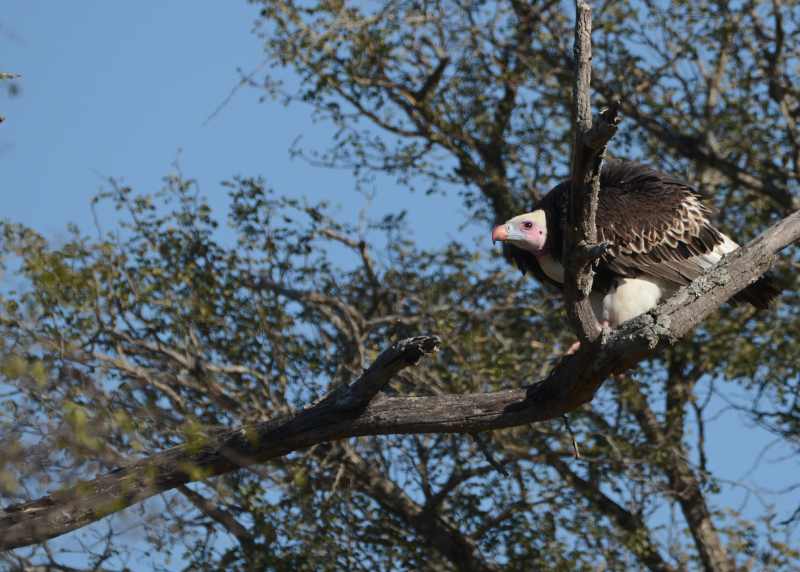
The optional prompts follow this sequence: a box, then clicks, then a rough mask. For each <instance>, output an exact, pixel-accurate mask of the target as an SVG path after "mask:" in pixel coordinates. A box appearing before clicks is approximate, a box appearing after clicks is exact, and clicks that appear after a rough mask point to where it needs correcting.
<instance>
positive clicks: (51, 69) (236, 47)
mask: <svg viewBox="0 0 800 572" xmlns="http://www.w3.org/2000/svg"><path fill="white" fill-rule="evenodd" d="M3 8H4V9H3V11H2V14H0V71H11V72H18V73H21V74H22V75H23V78H22V80H21V81H20V86H21V94H20V96H19V97H16V98H13V99H9V98H7V97H5V96H4V95H3V96H0V114H2V115H4V116H6V122H5V123H4V124H2V125H0V173H2V175H1V176H0V199H2V201H1V202H0V218H6V219H10V220H12V221H17V222H21V223H24V224H27V225H29V226H31V227H33V228H35V229H36V230H38V231H40V232H41V233H43V234H44V235H45V237H47V238H49V239H52V240H55V241H57V240H58V239H59V237H60V236H64V234H65V228H66V225H67V223H70V222H72V223H76V224H78V225H79V226H80V227H81V228H82V229H84V231H85V232H87V233H88V232H93V225H94V222H93V218H92V212H91V210H90V199H91V197H92V196H93V195H94V194H96V193H97V191H98V190H99V189H100V188H101V186H102V185H103V181H104V179H106V178H108V177H117V178H120V179H123V180H124V181H125V182H126V183H127V184H129V185H131V186H133V187H134V188H135V189H137V190H139V191H142V192H152V191H155V190H157V189H158V187H159V185H160V181H161V178H162V177H163V176H164V175H166V174H167V173H169V172H170V171H171V170H172V167H171V165H172V164H173V163H174V161H175V160H176V158H179V161H180V165H181V168H182V170H183V172H184V173H185V174H186V175H187V176H189V177H192V178H195V179H197V181H198V183H199V185H200V190H201V192H202V193H203V194H205V195H207V196H208V197H209V198H210V200H211V204H212V206H213V207H214V208H215V209H217V210H221V209H224V208H225V205H226V204H227V201H226V200H225V191H224V189H223V188H222V187H221V186H220V182H222V181H224V180H226V179H230V178H231V177H233V176H234V175H246V176H250V175H253V176H255V175H263V176H264V177H265V178H266V180H267V181H268V183H269V184H270V186H272V187H273V188H274V189H276V190H277V191H279V192H281V193H286V194H291V195H295V196H307V197H309V198H310V199H313V200H319V199H323V198H325V199H328V200H331V201H332V202H334V203H335V204H338V205H340V207H339V208H340V212H341V214H342V216H343V218H347V219H349V220H355V218H356V216H357V212H358V211H359V210H361V209H364V208H367V209H368V213H369V214H370V215H371V216H374V217H377V216H379V215H382V214H384V213H387V212H397V211H399V210H402V209H408V210H409V215H410V222H411V225H412V228H413V229H414V236H415V238H416V239H417V241H418V243H420V244H421V245H423V246H436V245H440V244H442V243H444V242H445V241H446V240H452V239H463V237H464V236H468V237H469V240H470V241H473V240H475V237H476V236H479V235H480V231H481V230H482V229H481V228H480V227H479V226H477V225H472V226H470V227H469V228H468V229H467V231H460V230H459V226H460V225H461V224H462V223H464V222H465V220H466V215H465V212H464V210H463V208H462V207H461V205H460V202H459V199H458V197H457V196H452V197H426V196H424V195H422V194H413V193H409V192H408V191H407V190H405V189H402V188H400V187H398V186H397V185H396V184H394V182H393V181H391V180H388V179H387V180H384V179H379V180H378V183H377V186H376V188H375V189H374V191H375V198H374V200H373V201H372V202H371V203H369V204H368V202H367V200H366V199H365V197H364V196H363V195H361V194H359V193H357V192H355V190H354V189H355V183H354V180H353V177H352V175H351V173H349V172H347V171H344V170H328V169H322V168H318V167H312V166H310V165H308V164H306V163H305V162H303V161H301V160H291V159H290V157H289V151H288V150H289V147H290V146H291V144H292V142H293V141H294V140H295V139H296V138H297V137H299V136H302V138H303V141H304V143H305V145H306V146H308V147H311V148H315V147H316V148H325V147H326V146H328V145H329V144H330V141H331V136H332V133H333V130H332V128H331V126H330V125H326V124H319V123H317V124H315V123H314V122H313V121H312V120H311V117H310V110H309V109H308V108H306V107H303V106H301V105H295V106H290V107H288V108H287V107H285V106H283V105H282V104H280V103H277V102H274V101H265V102H260V101H259V100H260V98H261V95H262V94H261V93H259V92H257V91H256V90H253V89H249V88H245V89H242V90H239V91H238V92H237V93H236V94H235V96H234V97H233V99H232V101H230V102H229V103H228V104H227V105H226V106H225V107H224V108H223V109H222V111H221V112H220V113H219V114H218V115H216V116H215V117H214V118H213V119H212V120H211V121H209V122H208V123H206V124H204V123H205V121H206V119H207V118H208V117H209V116H210V115H211V114H212V113H213V112H214V111H215V109H216V108H217V107H218V105H219V104H220V103H221V102H223V101H224V100H225V99H226V97H227V96H228V94H229V93H230V92H231V90H232V89H233V88H234V87H235V86H236V85H237V83H238V80H239V77H240V75H239V73H238V72H237V68H241V69H242V70H243V71H245V72H249V71H252V70H254V69H255V68H256V67H257V66H258V65H259V64H260V63H261V61H262V59H263V57H262V51H261V48H260V42H259V40H258V38H257V37H256V36H255V35H253V34H252V33H251V29H252V23H253V20H254V18H255V15H256V10H255V8H254V7H252V6H250V5H248V4H247V3H246V2H245V1H244V0H236V1H230V0H229V1H226V2H220V1H217V2H188V1H185V0H184V1H178V0H159V1H158V2H108V1H101V0H94V1H89V0H83V1H80V2H52V1H48V2H45V1H43V0H12V1H11V2H5V3H4V6H3ZM287 80H288V81H296V80H295V79H294V78H292V77H291V76H287ZM623 127H624V126H623ZM218 218H224V217H223V216H222V215H221V214H219V215H218ZM102 222H103V224H104V226H106V228H107V229H108V226H111V227H113V224H114V221H113V216H111V215H108V214H104V215H103V220H102ZM487 231H488V229H487ZM480 236H482V235H480ZM485 238H486V240H485V244H484V246H485V248H486V249H487V250H489V249H491V248H492V245H491V243H490V242H489V237H488V232H486V237H485ZM719 407H720V408H723V407H724V404H723V403H720V404H719ZM707 432H708V447H709V450H710V451H711V456H710V464H711V469H712V471H713V472H714V473H716V474H717V475H719V476H720V477H723V478H727V479H731V480H738V479H740V478H741V477H742V476H743V475H744V474H745V473H746V472H747V470H748V469H749V468H750V466H751V464H752V463H753V462H755V460H756V457H757V456H758V454H759V452H761V450H762V449H763V448H764V446H765V445H767V444H768V443H769V442H771V438H770V436H769V435H767V434H765V433H764V432H763V431H761V430H758V429H756V428H753V427H752V426H750V424H748V423H747V422H746V421H745V420H744V419H743V418H742V417H741V416H739V415H738V414H734V413H730V414H726V415H722V416H721V417H719V418H718V419H717V420H715V421H713V422H711V423H710V424H709V425H708V427H707ZM788 453H789V451H788V450H787V448H786V447H785V446H779V447H775V448H774V449H772V450H770V451H769V453H768V455H767V457H766V458H767V460H769V459H774V458H778V457H780V456H782V455H786V454H788ZM796 469H797V465H796V463H794V462H789V463H787V462H783V463H778V464H774V463H772V464H771V463H769V462H766V463H762V465H761V467H760V468H759V469H758V470H757V471H756V472H755V473H753V474H751V475H750V476H749V477H748V478H749V480H752V481H754V482H757V483H759V484H760V485H762V486H766V487H770V488H773V489H779V488H781V487H782V486H785V485H786V484H787V483H789V482H791V481H792V477H793V474H792V473H793V472H794V471H796ZM745 495H746V491H744V490H742V489H732V490H728V491H726V492H725V493H723V494H722V495H721V497H720V498H719V500H720V501H721V504H723V505H726V506H732V507H734V508H739V505H738V503H739V501H741V500H743V499H744V498H745ZM780 498H781V499H783V500H782V502H784V504H786V506H785V507H784V509H785V510H784V512H785V511H786V510H790V508H793V506H792V505H794V504H795V501H796V499H794V498H793V497H791V496H789V497H787V496H786V495H784V496H783V497H780ZM769 500H771V501H773V502H774V501H775V500H778V499H769ZM751 502H753V501H751ZM787 503H788V504H787ZM151 506H154V507H156V508H157V506H158V505H157V502H156V503H155V504H153V503H151ZM754 509H755V512H756V513H760V512H761V508H760V507H754ZM126 513H127V516H123V517H115V518H117V522H119V523H120V527H125V526H130V525H131V524H134V523H135V522H137V519H138V518H139V516H138V512H133V511H130V510H129V511H126ZM785 516H786V515H784V517H785ZM80 534H82V535H84V536H83V537H84V538H88V537H87V536H85V535H86V533H85V532H83V533H80ZM78 538H79V535H78V534H71V535H67V536H65V537H63V538H62V539H61V540H59V541H58V542H57V543H56V544H55V546H57V547H58V548H67V549H76V548H77V547H78V545H77V539H78ZM156 559H157V560H158V558H156ZM77 561H78V560H76V562H77ZM147 562H148V561H147V560H141V561H139V562H138V563H137V562H129V563H128V565H129V566H132V567H133V569H136V570H147V569H149V568H150V567H151V564H148V563H147Z"/></svg>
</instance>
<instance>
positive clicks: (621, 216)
mask: <svg viewBox="0 0 800 572" xmlns="http://www.w3.org/2000/svg"><path fill="white" fill-rule="evenodd" d="M702 198H703V197H702V196H701V194H700V193H699V192H698V191H697V190H696V189H694V188H693V187H692V186H691V185H689V184H688V183H686V182H684V181H681V180H680V179H677V178H675V177H671V176H669V175H666V174H664V173H662V172H659V171H656V170H654V169H651V168H649V167H646V166H644V165H640V164H638V163H634V162H630V161H616V160H607V161H605V162H604V164H603V167H602V169H601V172H600V194H599V197H598V205H597V216H596V224H597V237H598V240H600V241H608V242H610V243H611V246H610V248H609V249H608V250H607V251H606V253H605V254H604V255H603V256H602V257H601V258H600V259H599V260H598V262H597V266H596V274H595V279H594V286H593V288H592V293H591V296H590V299H591V301H592V306H593V308H594V310H595V314H596V315H597V318H598V320H600V321H603V322H607V323H609V324H610V325H611V326H612V327H616V326H618V325H619V324H621V323H622V322H625V321H626V320H630V319H631V318H635V317H636V316H638V315H639V314H642V313H644V312H647V311H648V310H650V309H651V308H653V307H654V306H656V304H658V303H659V302H660V301H662V300H664V299H666V298H668V297H669V296H670V295H671V294H672V293H673V292H675V291H676V290H677V289H678V288H679V287H681V286H683V285H685V284H688V283H689V282H691V281H692V280H694V279H695V278H697V277H698V276H700V275H701V274H703V272H705V271H706V270H707V269H708V268H710V267H711V266H713V265H714V264H715V263H716V262H717V261H719V259H720V258H722V256H723V255H724V254H725V253H728V252H731V251H732V250H735V249H736V248H738V246H739V245H738V244H737V243H736V242H735V241H733V240H731V239H730V238H729V237H727V236H725V235H724V234H722V233H721V232H720V231H719V230H717V229H716V228H715V227H714V225H713V224H712V223H711V221H710V220H709V215H710V214H711V210H710V209H709V208H708V207H707V206H706V205H705V204H703V202H702ZM568 200H569V182H568V181H566V182H563V183H561V184H559V185H558V186H556V187H555V188H554V189H553V190H551V191H550V192H549V193H547V195H545V196H544V197H543V198H542V199H541V200H540V201H539V202H538V203H537V204H536V205H535V206H534V207H533V209H532V211H531V212H528V213H525V214H521V215H519V216H515V217H514V218H512V219H510V220H508V221H506V222H505V223H503V224H501V225H498V226H496V227H495V228H494V230H493V231H492V239H493V240H500V241H503V243H504V244H503V251H504V254H505V255H506V257H507V258H509V259H510V260H513V262H514V263H516V265H517V267H518V268H519V269H520V270H521V271H522V272H523V273H526V272H530V273H531V274H533V275H534V276H536V277H537V278H538V279H539V280H541V281H543V282H546V283H550V284H554V285H555V286H557V287H559V288H560V287H561V286H562V284H563V281H564V267H563V266H562V263H561V255H562V246H563V242H562V241H563V234H562V215H561V213H562V209H563V208H565V206H566V203H567V201H568ZM779 292H780V290H779V288H778V287H777V286H776V284H775V281H774V280H773V279H772V278H771V277H770V276H764V277H762V278H761V279H759V280H758V281H757V282H754V283H753V284H751V285H750V286H748V287H747V288H745V289H744V290H742V291H741V292H740V293H739V294H737V295H736V296H735V297H734V301H735V302H748V303H750V304H752V305H753V306H755V307H756V308H759V309H763V308H766V307H767V306H768V305H769V303H770V302H771V301H772V300H773V299H774V298H775V297H776V296H777V295H778V293H779Z"/></svg>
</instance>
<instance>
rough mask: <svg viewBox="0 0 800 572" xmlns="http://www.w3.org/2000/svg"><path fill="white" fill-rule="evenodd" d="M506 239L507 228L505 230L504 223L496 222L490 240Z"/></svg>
mask: <svg viewBox="0 0 800 572" xmlns="http://www.w3.org/2000/svg"><path fill="white" fill-rule="evenodd" d="M507 239H508V230H506V225H504V224H498V225H497V226H496V227H494V230H492V242H495V241H498V240H499V241H503V240H507Z"/></svg>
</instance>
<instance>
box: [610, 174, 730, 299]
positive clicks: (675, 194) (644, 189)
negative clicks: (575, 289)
mask: <svg viewBox="0 0 800 572" xmlns="http://www.w3.org/2000/svg"><path fill="white" fill-rule="evenodd" d="M601 186H602V189H601V192H600V197H599V201H598V207H597V231H598V238H599V239H600V240H607V241H610V242H611V243H612V244H613V246H612V247H611V248H610V249H609V252H608V253H607V254H606V256H605V257H604V258H603V259H602V260H601V263H600V264H601V266H606V267H607V268H608V270H610V271H611V272H613V273H615V274H619V275H622V276H640V275H647V276H653V277H656V278H661V279H662V280H666V281H668V282H672V283H674V284H678V285H683V284H688V283H689V282H690V281H691V280H693V279H694V278H696V277H697V276H699V275H700V274H702V273H703V271H704V268H703V266H701V264H700V263H699V261H697V260H693V258H694V257H695V256H699V255H702V254H708V253H710V252H711V251H712V250H714V247H716V246H717V245H719V244H722V242H723V237H722V234H721V233H720V232H719V231H718V230H717V229H716V228H714V226H713V225H712V224H711V221H710V220H709V218H708V217H709V215H710V214H711V211H710V209H709V208H708V207H707V206H706V205H704V204H703V203H702V201H701V196H700V194H699V193H698V192H697V191H696V190H695V189H693V188H692V187H690V186H689V185H687V184H686V183H684V182H682V181H680V180H678V179H675V178H673V177H670V176H669V175H665V174H664V173H660V172H658V171H655V170H653V169H650V168H649V167H645V166H643V165H639V164H636V163H630V162H620V161H614V162H609V163H607V164H606V165H605V166H604V169H603V177H602V179H601Z"/></svg>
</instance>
